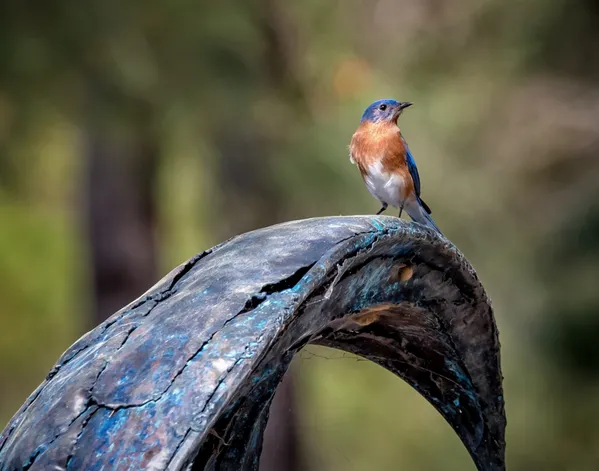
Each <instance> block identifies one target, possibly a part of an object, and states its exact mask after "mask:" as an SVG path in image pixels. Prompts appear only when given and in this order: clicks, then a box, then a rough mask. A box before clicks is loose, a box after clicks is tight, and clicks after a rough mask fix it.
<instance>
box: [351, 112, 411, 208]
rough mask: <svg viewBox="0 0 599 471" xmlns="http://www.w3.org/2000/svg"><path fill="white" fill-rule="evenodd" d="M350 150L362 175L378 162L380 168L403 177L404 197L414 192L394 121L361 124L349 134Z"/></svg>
mask: <svg viewBox="0 0 599 471" xmlns="http://www.w3.org/2000/svg"><path fill="white" fill-rule="evenodd" d="M350 153H351V156H352V159H353V160H354V162H355V163H356V164H357V165H358V168H359V169H360V172H361V173H362V176H364V175H365V174H368V168H369V167H370V166H371V165H375V164H376V163H378V162H380V165H381V168H382V170H383V171H385V172H388V173H390V174H395V175H399V176H401V177H402V178H403V180H404V182H405V186H404V193H405V194H404V195H403V196H404V198H407V197H408V196H409V195H411V194H413V193H414V182H413V181H412V176H411V175H410V171H409V170H408V165H407V162H406V148H405V145H404V141H403V139H402V137H401V132H400V130H399V128H398V127H397V125H396V124H395V123H387V122H385V123H368V122H366V123H362V124H361V125H360V127H359V128H358V130H357V131H356V132H355V133H354V135H353V136H352V140H351V144H350Z"/></svg>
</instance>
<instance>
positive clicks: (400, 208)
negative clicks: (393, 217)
mask: <svg viewBox="0 0 599 471" xmlns="http://www.w3.org/2000/svg"><path fill="white" fill-rule="evenodd" d="M401 213H403V203H402V204H401V206H400V207H399V216H397V217H398V218H400V219H401Z"/></svg>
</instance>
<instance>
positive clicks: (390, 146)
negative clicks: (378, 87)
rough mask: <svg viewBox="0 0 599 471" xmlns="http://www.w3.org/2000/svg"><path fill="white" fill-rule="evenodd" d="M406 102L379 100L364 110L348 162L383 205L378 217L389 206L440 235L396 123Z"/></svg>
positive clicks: (350, 147) (407, 105)
mask: <svg viewBox="0 0 599 471" xmlns="http://www.w3.org/2000/svg"><path fill="white" fill-rule="evenodd" d="M409 106H412V103H410V102H409V101H404V102H399V101H395V100H379V101H375V102H374V103H373V104H372V105H370V106H369V107H368V108H366V111H364V114H363V115H362V119H361V121H360V126H359V127H358V129H357V130H356V132H355V133H354V135H353V136H352V139H351V144H350V146H349V152H350V159H349V160H350V161H351V163H353V164H356V165H357V166H358V168H359V169H360V173H361V174H362V178H363V179H364V183H365V184H366V188H368V191H369V192H370V194H371V195H372V196H374V197H375V198H376V199H378V200H379V201H380V202H381V203H382V207H381V209H380V210H379V212H378V213H377V214H381V213H382V212H383V211H385V210H386V209H387V206H389V205H391V206H393V207H395V208H399V217H401V215H402V212H403V210H404V209H405V210H406V213H408V215H409V216H410V217H411V218H412V219H413V220H414V221H416V222H419V223H421V224H424V225H425V226H428V227H430V228H432V229H434V230H435V231H437V232H438V233H439V234H441V231H440V230H439V228H438V227H437V225H436V224H435V223H434V221H433V219H432V218H431V216H430V214H431V210H430V208H429V207H428V205H427V204H426V203H425V202H424V201H423V200H422V198H421V197H420V176H419V175H418V168H417V167H416V162H415V161H414V157H413V156H412V153H411V152H410V149H409V148H408V143H407V142H406V140H405V139H404V138H403V136H402V135H401V131H400V130H399V125H398V124H397V120H398V119H399V116H400V115H401V114H402V113H403V110H405V109H406V108H408V107H409Z"/></svg>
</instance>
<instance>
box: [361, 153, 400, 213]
mask: <svg viewBox="0 0 599 471" xmlns="http://www.w3.org/2000/svg"><path fill="white" fill-rule="evenodd" d="M364 182H365V183H366V188H368V191H369V192H370V194H371V195H372V196H374V197H375V198H376V199H378V200H379V201H380V202H382V203H387V204H390V205H391V206H395V207H396V208H399V207H400V206H401V205H402V195H403V193H404V185H405V182H404V179H403V177H401V176H400V175H396V174H393V173H388V172H385V171H383V169H382V167H381V164H380V163H379V162H377V163H376V164H374V165H371V166H369V167H368V173H367V174H366V175H365V176H364Z"/></svg>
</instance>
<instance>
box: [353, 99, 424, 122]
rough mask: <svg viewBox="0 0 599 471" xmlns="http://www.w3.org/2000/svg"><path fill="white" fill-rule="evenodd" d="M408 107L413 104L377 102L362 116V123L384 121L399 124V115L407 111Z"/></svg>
mask: <svg viewBox="0 0 599 471" xmlns="http://www.w3.org/2000/svg"><path fill="white" fill-rule="evenodd" d="M408 106H412V103H410V102H409V101H404V102H401V101H396V100H379V101H375V102H374V103H373V104H372V105H370V106H369V107H368V108H366V111H364V114H363V115H362V120H361V121H360V122H362V123H363V122H365V121H368V122H371V123H380V122H383V121H389V122H397V118H399V115H401V113H402V112H403V110H405V109H406V108H407V107H408Z"/></svg>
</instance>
